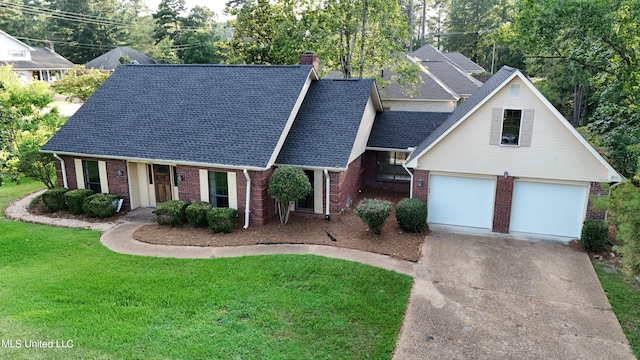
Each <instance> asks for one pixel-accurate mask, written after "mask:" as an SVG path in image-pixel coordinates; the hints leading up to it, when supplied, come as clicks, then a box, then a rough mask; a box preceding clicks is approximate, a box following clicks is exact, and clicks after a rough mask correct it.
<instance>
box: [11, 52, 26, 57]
mask: <svg viewBox="0 0 640 360" xmlns="http://www.w3.org/2000/svg"><path fill="white" fill-rule="evenodd" d="M9 56H11V57H14V58H23V57H27V52H26V51H25V50H9Z"/></svg>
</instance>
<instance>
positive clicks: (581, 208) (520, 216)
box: [510, 181, 587, 237]
mask: <svg viewBox="0 0 640 360" xmlns="http://www.w3.org/2000/svg"><path fill="white" fill-rule="evenodd" d="M586 201H587V186H585V185H566V184H549V183H539V182H530V181H516V183H515V185H514V188H513V202H512V205H511V225H510V231H518V232H526V233H534V234H544V235H554V236H565V237H580V230H581V229H582V221H583V216H584V212H585V206H586Z"/></svg>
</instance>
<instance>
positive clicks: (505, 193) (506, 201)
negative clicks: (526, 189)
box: [492, 176, 515, 234]
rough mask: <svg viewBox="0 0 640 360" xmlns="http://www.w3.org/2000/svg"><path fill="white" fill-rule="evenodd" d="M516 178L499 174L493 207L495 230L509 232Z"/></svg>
mask: <svg viewBox="0 0 640 360" xmlns="http://www.w3.org/2000/svg"><path fill="white" fill-rule="evenodd" d="M514 179H515V178H513V177H511V176H507V177H504V176H497V182H496V198H495V202H494V208H493V229H492V231H493V232H497V233H505V234H506V233H509V225H510V223H511V202H512V200H513V181H514Z"/></svg>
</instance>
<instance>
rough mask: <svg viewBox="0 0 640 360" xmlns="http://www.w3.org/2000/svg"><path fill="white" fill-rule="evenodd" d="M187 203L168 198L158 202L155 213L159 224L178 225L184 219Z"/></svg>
mask: <svg viewBox="0 0 640 360" xmlns="http://www.w3.org/2000/svg"><path fill="white" fill-rule="evenodd" d="M186 209H187V203H186V202H184V201H182V200H168V201H165V202H163V203H160V204H159V205H158V207H157V208H156V211H154V212H155V214H156V217H157V220H158V224H160V225H172V226H175V225H178V224H182V223H183V222H184V219H185V211H186Z"/></svg>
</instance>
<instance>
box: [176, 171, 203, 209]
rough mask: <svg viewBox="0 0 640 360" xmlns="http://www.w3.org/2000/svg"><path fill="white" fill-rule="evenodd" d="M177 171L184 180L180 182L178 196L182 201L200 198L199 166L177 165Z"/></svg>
mask: <svg viewBox="0 0 640 360" xmlns="http://www.w3.org/2000/svg"><path fill="white" fill-rule="evenodd" d="M176 171H177V172H178V176H179V177H181V178H182V181H179V182H178V197H179V198H180V200H182V201H186V202H194V201H199V200H200V172H199V169H198V168H197V167H193V166H187V165H177V166H176Z"/></svg>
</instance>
